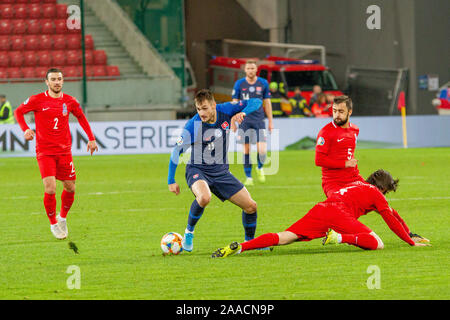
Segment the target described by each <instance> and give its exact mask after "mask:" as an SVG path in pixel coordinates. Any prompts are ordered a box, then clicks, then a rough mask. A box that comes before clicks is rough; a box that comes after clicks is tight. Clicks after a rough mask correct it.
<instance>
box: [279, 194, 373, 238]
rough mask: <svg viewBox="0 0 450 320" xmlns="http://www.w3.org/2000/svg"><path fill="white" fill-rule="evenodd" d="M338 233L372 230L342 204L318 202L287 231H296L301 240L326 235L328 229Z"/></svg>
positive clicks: (367, 231)
mask: <svg viewBox="0 0 450 320" xmlns="http://www.w3.org/2000/svg"><path fill="white" fill-rule="evenodd" d="M330 228H331V229H333V230H334V231H336V232H338V233H344V234H356V233H371V232H372V230H371V229H370V228H368V227H367V226H365V225H364V224H362V223H361V222H359V221H358V220H357V219H355V217H354V216H353V215H352V214H351V213H350V212H349V210H348V209H347V208H346V207H345V206H344V205H342V204H336V203H333V204H325V203H318V204H316V205H315V206H314V207H313V208H312V209H311V210H309V211H308V213H307V214H306V215H305V216H304V217H303V218H301V219H300V220H298V221H297V222H296V223H294V224H293V225H292V226H290V227H289V228H288V229H286V231H290V232H292V233H295V234H296V235H297V236H298V237H299V239H298V240H299V241H310V240H312V239H316V238H322V237H325V235H326V233H327V231H328V229H330Z"/></svg>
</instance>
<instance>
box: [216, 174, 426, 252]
mask: <svg viewBox="0 0 450 320" xmlns="http://www.w3.org/2000/svg"><path fill="white" fill-rule="evenodd" d="M397 184H398V180H394V179H393V178H392V176H391V174H390V173H389V172H387V171H384V170H377V171H375V172H374V173H372V174H371V175H370V176H369V178H367V182H361V181H356V182H353V183H351V184H349V185H347V186H346V187H344V188H342V189H340V190H337V191H335V192H334V193H332V194H330V196H329V198H328V199H327V200H325V201H323V202H320V203H318V204H317V205H315V206H314V207H313V208H312V209H311V210H309V212H308V213H307V214H306V215H305V216H304V217H303V218H301V219H300V220H298V221H297V222H296V223H294V224H293V225H292V226H290V227H289V228H287V229H286V230H285V231H283V232H279V233H266V234H263V235H261V236H259V237H257V238H255V239H253V240H250V241H246V242H243V243H241V244H239V243H237V242H233V243H231V244H230V245H228V246H227V247H225V248H220V249H218V250H217V251H216V252H214V253H213V255H212V257H213V258H224V257H227V256H229V255H232V254H235V253H240V252H243V251H247V250H254V249H259V248H265V247H271V246H277V245H285V244H290V243H292V242H294V241H310V240H312V239H316V238H321V237H324V239H323V244H324V245H325V244H337V243H347V244H350V245H354V246H357V247H359V248H362V249H365V250H376V249H383V248H384V244H383V241H381V239H380V237H379V236H378V235H377V234H376V233H375V232H373V231H372V230H371V229H370V228H369V227H367V226H366V225H364V224H362V223H361V222H359V221H358V218H359V217H360V216H362V215H365V214H367V213H369V212H371V211H376V212H378V213H379V214H380V215H381V217H382V218H383V220H384V221H385V222H386V224H387V225H388V226H389V228H390V229H391V230H392V231H393V232H394V233H395V234H396V235H397V236H398V237H399V238H400V239H402V240H403V241H405V242H406V243H408V244H409V245H411V246H416V247H417V246H425V245H429V240H428V239H425V238H423V237H421V236H419V235H417V234H414V233H412V232H411V231H410V230H409V228H408V226H407V225H406V223H405V222H404V221H403V219H402V218H401V217H400V216H399V214H398V213H397V211H395V210H394V209H392V208H391V207H389V204H388V202H387V201H386V198H385V196H384V195H385V194H386V193H388V192H389V191H395V190H396V189H397ZM327 231H328V232H327Z"/></svg>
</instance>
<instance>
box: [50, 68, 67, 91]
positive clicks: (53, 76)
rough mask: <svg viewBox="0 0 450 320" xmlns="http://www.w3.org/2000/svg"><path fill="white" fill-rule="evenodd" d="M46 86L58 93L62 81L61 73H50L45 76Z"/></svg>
mask: <svg viewBox="0 0 450 320" xmlns="http://www.w3.org/2000/svg"><path fill="white" fill-rule="evenodd" d="M46 82H47V86H48V88H49V90H51V91H53V92H54V93H60V92H61V90H62V86H63V83H64V80H63V77H62V74H61V73H59V72H54V73H50V74H49V75H48V77H47V81H46Z"/></svg>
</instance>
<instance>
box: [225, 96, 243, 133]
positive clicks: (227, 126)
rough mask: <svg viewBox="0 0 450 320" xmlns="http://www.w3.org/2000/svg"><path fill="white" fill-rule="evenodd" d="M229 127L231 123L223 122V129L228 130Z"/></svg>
mask: <svg viewBox="0 0 450 320" xmlns="http://www.w3.org/2000/svg"><path fill="white" fill-rule="evenodd" d="M241 103H242V101H241ZM229 128H230V124H229V123H228V122H227V121H225V122H224V123H222V129H223V130H228V129H229Z"/></svg>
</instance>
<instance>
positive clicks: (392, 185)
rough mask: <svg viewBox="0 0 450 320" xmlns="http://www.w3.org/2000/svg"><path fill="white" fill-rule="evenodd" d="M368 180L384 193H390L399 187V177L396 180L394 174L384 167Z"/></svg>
mask: <svg viewBox="0 0 450 320" xmlns="http://www.w3.org/2000/svg"><path fill="white" fill-rule="evenodd" d="M366 181H367V182H368V183H370V184H371V185H374V186H375V187H377V188H378V189H379V190H380V191H382V192H383V193H385V194H386V193H388V192H390V191H394V192H395V191H396V190H397V188H398V182H399V181H400V180H399V179H397V180H394V178H393V177H392V175H391V174H390V173H389V172H387V171H386V170H383V169H378V170H377V171H375V172H374V173H372V174H371V175H370V176H369V177H368V178H367V179H366Z"/></svg>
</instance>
